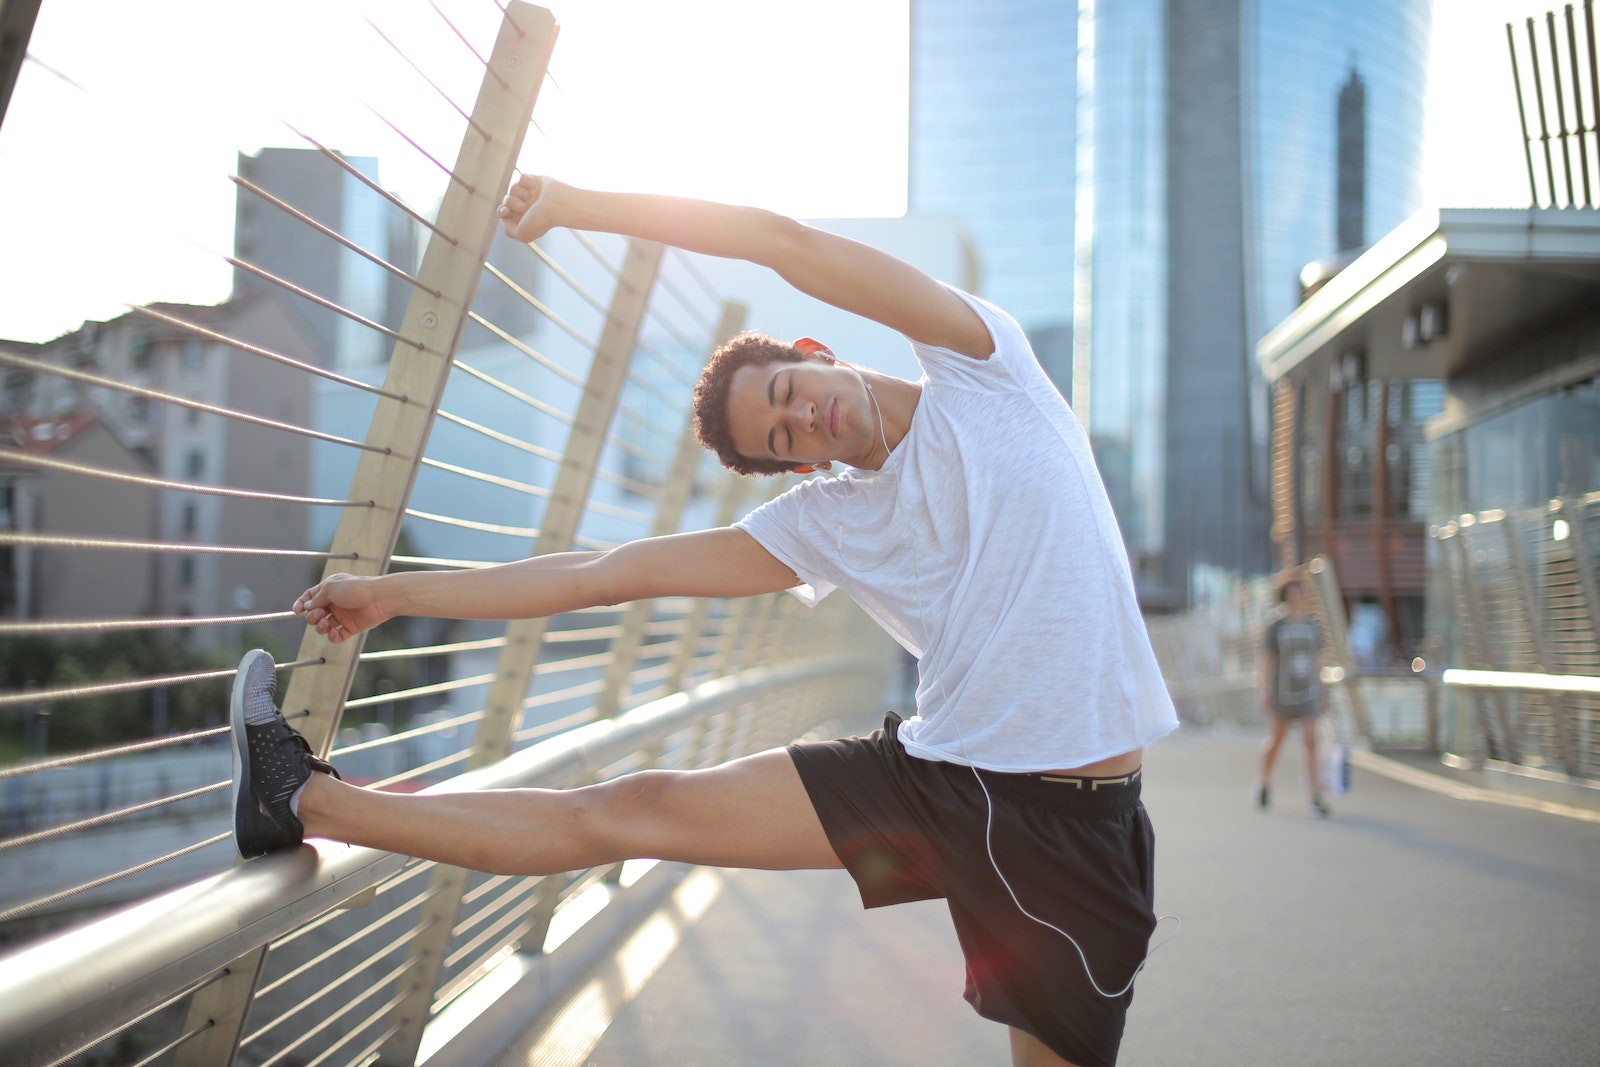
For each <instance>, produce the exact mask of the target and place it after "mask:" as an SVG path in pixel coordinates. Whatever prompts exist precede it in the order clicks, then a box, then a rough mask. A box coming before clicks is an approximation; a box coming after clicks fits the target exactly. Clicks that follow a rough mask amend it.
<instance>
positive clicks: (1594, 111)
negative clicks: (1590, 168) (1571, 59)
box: [1577, 0, 1600, 207]
mask: <svg viewBox="0 0 1600 1067" xmlns="http://www.w3.org/2000/svg"><path fill="white" fill-rule="evenodd" d="M1583 21H1584V25H1585V28H1586V29H1587V31H1588V35H1589V36H1588V41H1589V114H1591V115H1593V116H1594V122H1593V123H1592V125H1591V132H1592V133H1593V134H1594V156H1595V163H1596V165H1600V61H1597V60H1596V57H1595V44H1596V39H1595V32H1594V0H1583ZM1577 90H1578V93H1579V95H1582V93H1583V79H1582V78H1579V79H1578V84H1577ZM1590 206H1591V207H1592V206H1594V201H1590Z"/></svg>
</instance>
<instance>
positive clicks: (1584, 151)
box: [1566, 4, 1600, 207]
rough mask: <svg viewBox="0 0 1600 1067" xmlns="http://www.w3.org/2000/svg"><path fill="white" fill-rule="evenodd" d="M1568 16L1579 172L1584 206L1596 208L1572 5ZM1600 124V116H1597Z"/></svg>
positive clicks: (1569, 55)
mask: <svg viewBox="0 0 1600 1067" xmlns="http://www.w3.org/2000/svg"><path fill="white" fill-rule="evenodd" d="M1566 14H1567V58H1568V60H1569V61H1570V66H1571V68H1572V114H1573V119H1574V121H1575V122H1576V123H1577V126H1576V127H1575V128H1574V129H1573V131H1572V135H1573V137H1574V138H1575V139H1576V140H1577V142H1578V171H1579V173H1581V174H1582V175H1583V204H1584V206H1585V207H1594V193H1593V192H1592V186H1591V185H1590V184H1589V131H1588V129H1587V128H1586V127H1585V126H1584V122H1583V68H1582V67H1580V66H1578V30H1577V27H1576V26H1575V25H1574V23H1573V21H1572V5H1571V4H1568V5H1567V8H1566ZM1595 119H1596V121H1597V122H1600V115H1597V116H1595Z"/></svg>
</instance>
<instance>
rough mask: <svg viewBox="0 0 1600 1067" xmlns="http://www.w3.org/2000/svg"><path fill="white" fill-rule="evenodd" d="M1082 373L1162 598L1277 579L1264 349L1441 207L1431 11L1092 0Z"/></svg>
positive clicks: (1091, 411) (1148, 579) (1133, 549)
mask: <svg viewBox="0 0 1600 1067" xmlns="http://www.w3.org/2000/svg"><path fill="white" fill-rule="evenodd" d="M1079 14H1080V24H1079V40H1080V42H1081V53H1082V54H1081V56H1080V63H1079V83H1078V97H1077V99H1078V108H1079V110H1078V161H1079V166H1078V173H1077V186H1078V202H1079V211H1078V217H1077V247H1078V258H1077V273H1076V278H1075V285H1076V288H1077V300H1076V308H1077V316H1076V320H1075V321H1076V330H1075V338H1074V376H1075V380H1076V382H1078V383H1081V385H1080V387H1079V392H1080V393H1081V392H1083V391H1085V390H1086V391H1087V394H1088V395H1087V398H1086V402H1085V403H1084V404H1082V405H1080V407H1079V410H1080V414H1081V413H1082V412H1083V411H1085V410H1086V411H1087V422H1088V424H1089V430H1090V436H1091V439H1092V440H1093V441H1094V443H1095V448H1096V454H1097V457H1098V458H1099V460H1100V463H1101V467H1102V472H1103V473H1104V475H1105V477H1106V481H1107V484H1108V488H1109V489H1110V492H1111V496H1112V502H1113V504H1114V506H1115V507H1116V508H1117V512H1118V518H1119V521H1120V522H1121V524H1122V528H1123V535H1124V537H1125V538H1126V540H1127V542H1128V547H1129V552H1130V556H1131V557H1132V559H1133V562H1134V566H1135V573H1136V577H1137V580H1138V583H1139V587H1140V594H1141V597H1142V599H1143V600H1144V602H1145V604H1146V605H1147V606H1149V607H1152V608H1165V607H1179V606H1182V605H1183V604H1184V603H1186V602H1187V601H1188V599H1189V596H1190V593H1191V591H1192V590H1193V588H1194V586H1195V584H1196V577H1197V575H1201V574H1203V573H1205V572H1206V570H1207V569H1208V568H1216V569H1218V570H1221V571H1228V572H1234V573H1260V572H1264V571H1266V570H1267V569H1269V568H1270V566H1271V564H1272V560H1271V553H1270V545H1269V541H1268V529H1269V524H1270V517H1269V510H1268V486H1267V470H1266V461H1267V442H1268V436H1269V425H1268V410H1267V403H1266V391H1265V386H1264V384H1263V382H1262V378H1261V373H1260V370H1259V368H1258V367H1257V365H1256V362H1255V359H1254V349H1255V343H1256V341H1257V340H1258V339H1259V338H1260V337H1261V336H1262V335H1263V334H1264V333H1265V332H1266V331H1267V330H1268V329H1269V328H1270V327H1271V326H1272V325H1273V324H1274V323H1276V322H1278V321H1280V320H1281V319H1282V318H1283V317H1284V316H1286V315H1287V314H1288V313H1289V312H1290V311H1291V310H1292V309H1293V308H1294V307H1295V305H1296V304H1297V303H1298V302H1299V298H1300V296H1299V294H1300V290H1299V284H1300V282H1299V278H1300V272H1301V269H1302V268H1303V267H1304V266H1305V265H1306V264H1308V263H1310V262H1312V261H1315V260H1324V259H1329V258H1331V257H1333V256H1335V255H1336V254H1337V253H1339V252H1341V251H1345V250H1347V249H1349V248H1350V247H1351V246H1352V243H1354V246H1356V247H1359V246H1360V245H1361V244H1364V243H1365V242H1367V241H1370V240H1372V239H1374V238H1375V237H1376V236H1377V235H1380V234H1382V233H1385V232H1387V231H1388V230H1390V229H1392V228H1393V227H1394V226H1395V225H1397V224H1398V223H1399V222H1401V221H1402V220H1403V219H1404V218H1405V217H1406V216H1407V215H1409V214H1410V213H1411V212H1413V211H1414V210H1416V209H1417V208H1418V207H1420V206H1421V170H1422V155H1421V146H1422V123H1423V97H1424V94H1425V91H1426V84H1427V83H1426V65H1427V58H1428V35H1429V25H1430V7H1429V3H1428V0H1361V2H1346V0H1337V2H1336V0H1298V2H1290V0H1080V4H1079Z"/></svg>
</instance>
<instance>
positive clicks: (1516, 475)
mask: <svg viewBox="0 0 1600 1067" xmlns="http://www.w3.org/2000/svg"><path fill="white" fill-rule="evenodd" d="M1433 452H1434V469H1435V471H1436V477H1437V478H1438V480H1439V482H1440V485H1439V498H1438V502H1437V504H1436V505H1435V509H1434V514H1433V518H1434V521H1436V522H1441V523H1442V522H1448V521H1449V520H1451V519H1454V518H1455V517H1457V516H1459V515H1468V514H1477V513H1481V512H1485V511H1492V510H1495V509H1499V510H1502V511H1524V510H1527V509H1532V508H1540V507H1543V506H1545V505H1546V504H1548V503H1549V502H1550V501H1551V500H1555V499H1557V498H1559V497H1582V496H1585V495H1587V494H1590V493H1595V492H1600V379H1594V378H1591V379H1589V380H1588V381H1586V382H1582V383H1580V384H1578V385H1575V386H1571V387H1569V388H1565V389H1562V390H1560V391H1559V392H1553V393H1546V394H1544V395H1543V396H1540V397H1537V398H1534V399H1532V400H1529V401H1527V402H1526V403H1523V404H1520V405H1518V406H1516V407H1514V408H1511V409H1509V410H1507V411H1503V412H1500V413H1499V414H1497V415H1492V416H1490V417H1488V418H1486V419H1483V420H1482V421H1481V422H1477V423H1474V424H1473V425H1471V426H1468V427H1466V428H1464V429H1462V430H1459V431H1457V432H1456V433H1452V434H1449V435H1448V436H1445V437H1442V438H1440V439H1439V440H1438V441H1436V442H1434V445H1433Z"/></svg>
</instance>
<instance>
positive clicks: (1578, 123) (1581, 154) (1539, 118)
mask: <svg viewBox="0 0 1600 1067" xmlns="http://www.w3.org/2000/svg"><path fill="white" fill-rule="evenodd" d="M1575 6H1576V5H1574V4H1566V5H1564V8H1563V17H1562V19H1561V20H1558V19H1557V16H1556V13H1555V11H1548V12H1546V13H1545V17H1544V25H1543V26H1542V27H1541V26H1539V25H1538V22H1537V20H1535V19H1534V18H1532V17H1529V18H1527V19H1526V20H1525V21H1524V25H1523V29H1524V30H1525V31H1526V33H1525V36H1526V38H1527V41H1526V45H1525V46H1524V49H1523V54H1522V55H1521V56H1519V55H1518V51H1517V27H1516V26H1514V25H1513V24H1512V23H1509V22H1508V23H1506V48H1507V50H1508V51H1509V53H1510V57H1511V80H1512V88H1513V89H1514V91H1515V92H1516V95H1517V111H1518V117H1519V119H1520V120H1521V122H1522V152H1523V162H1524V163H1525V164H1526V165H1527V170H1528V196H1529V198H1530V200H1531V202H1532V203H1533V204H1535V205H1544V206H1549V207H1580V206H1581V207H1594V206H1595V205H1596V203H1600V200H1597V189H1596V186H1595V184H1594V182H1595V176H1596V175H1600V66H1597V63H1596V52H1595V20H1594V0H1583V15H1582V17H1581V18H1579V17H1578V16H1577V15H1576V13H1575V10H1574V8H1575ZM1541 30H1542V32H1541ZM1552 142H1554V143H1555V145H1556V146H1558V147H1559V159H1560V163H1559V167H1558V164H1557V156H1558V153H1557V152H1556V151H1555V150H1553V149H1552V147H1551V145H1552ZM1536 144H1537V153H1538V155H1539V157H1540V158H1541V159H1542V161H1543V163H1544V166H1543V168H1539V167H1536V165H1535V162H1534V159H1535V151H1536V149H1535V145H1536ZM1591 157H1592V160H1593V162H1591ZM1558 170H1559V174H1560V177H1559V178H1558V177H1557V174H1558ZM1574 172H1576V177H1574ZM1541 176H1542V177H1543V179H1544V180H1543V183H1542V185H1541V182H1540V177H1541Z"/></svg>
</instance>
